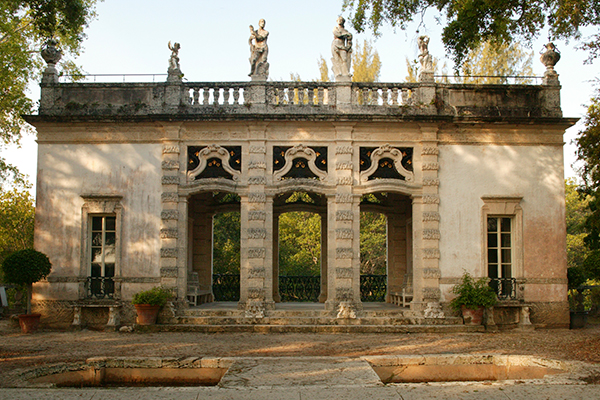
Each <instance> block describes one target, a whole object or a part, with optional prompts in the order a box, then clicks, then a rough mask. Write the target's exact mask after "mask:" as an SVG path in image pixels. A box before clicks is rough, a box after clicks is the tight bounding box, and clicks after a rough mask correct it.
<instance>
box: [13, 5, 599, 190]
mask: <svg viewBox="0 0 600 400" xmlns="http://www.w3.org/2000/svg"><path fill="white" fill-rule="evenodd" d="M342 3H343V1H342V0H327V1H324V0H303V1H289V0H262V1H259V2H249V1H247V0H219V1H214V0H172V1H169V2H165V1H160V0H144V1H141V0H104V2H101V3H98V5H97V8H96V11H97V18H96V19H95V20H94V21H92V22H91V24H90V26H89V27H88V28H87V29H86V34H87V39H86V40H85V42H84V44H83V47H84V51H83V53H82V54H81V56H80V57H78V58H77V59H75V61H76V62H77V64H78V65H80V66H81V67H82V69H83V70H84V71H85V72H86V73H88V74H166V72H167V68H168V60H169V56H170V54H171V51H170V50H169V48H168V43H169V41H171V42H173V43H174V42H179V43H180V44H181V50H180V51H179V58H180V65H181V70H182V72H183V73H184V78H185V79H187V80H188V81H190V82H199V81H201V82H222V81H249V79H250V78H249V77H248V73H249V72H250V66H249V61H248V57H249V55H250V54H249V48H248V37H249V25H253V26H254V27H255V28H257V27H258V21H259V20H260V19H261V18H264V19H265V20H266V27H265V29H266V30H268V31H269V32H270V34H269V39H268V45H269V64H270V73H269V77H270V78H271V79H273V80H290V74H291V73H295V74H299V75H300V77H301V78H302V79H303V80H307V81H311V80H313V79H316V78H317V77H318V76H319V70H318V65H317V61H318V59H319V58H320V57H321V56H323V57H324V58H325V59H326V60H327V61H328V65H329V66H331V62H330V58H331V50H330V46H331V40H332V33H331V32H332V30H333V28H334V27H335V25H336V19H337V17H338V16H339V15H343V16H344V17H346V19H348V18H347V17H348V12H344V13H342V12H341V9H342ZM434 16H435V15H434V14H433V13H432V14H428V15H427V16H426V18H425V20H424V23H423V24H421V25H420V26H419V24H417V23H414V24H411V25H409V26H408V27H407V29H406V30H400V29H396V30H394V29H392V28H390V27H384V28H383V29H382V30H381V32H382V34H381V36H380V37H378V38H374V37H373V36H372V35H371V34H369V33H363V34H356V32H354V31H353V30H352V28H351V26H350V24H349V23H347V24H346V28H347V29H349V30H350V31H351V32H352V33H353V34H355V36H354V38H355V40H354V43H361V44H362V42H363V40H365V39H367V40H374V41H373V44H374V46H375V48H376V49H377V51H378V53H379V56H380V58H381V62H382V67H381V75H380V81H382V82H403V81H404V80H405V77H406V75H407V71H406V61H405V59H406V57H408V58H409V59H410V60H414V59H416V58H417V55H418V48H417V37H418V36H419V35H423V34H426V35H429V36H430V37H431V40H430V44H429V51H430V53H431V54H432V55H433V56H434V57H436V58H438V59H439V60H440V64H443V63H444V61H447V62H448V65H449V67H450V68H449V70H451V68H452V63H451V61H450V57H448V56H447V55H446V52H445V50H444V47H443V45H442V44H441V26H440V25H439V24H438V23H437V22H436V20H435V18H434ZM546 42H547V38H546V35H542V36H541V38H540V39H539V40H537V41H536V42H535V43H533V45H532V46H531V50H533V51H534V52H535V55H534V62H533V71H534V75H538V76H541V75H543V73H544V70H545V67H544V66H543V65H542V64H541V62H539V52H540V50H542V48H543V44H544V43H546ZM555 44H556V45H557V47H558V49H559V51H560V52H561V55H562V58H561V60H560V61H559V63H558V64H557V65H556V67H555V69H556V71H557V72H558V74H559V75H560V77H559V79H560V82H561V84H562V91H561V101H562V109H563V116H565V117H575V118H581V117H583V116H584V115H585V107H584V105H585V104H586V103H588V102H589V98H590V97H591V95H592V93H593V90H594V89H593V85H592V83H591V81H592V80H593V78H594V77H595V76H600V60H596V61H595V63H594V64H591V65H584V63H583V61H584V60H585V59H586V58H587V54H586V53H585V52H583V51H581V50H576V49H575V48H574V47H575V43H573V42H572V43H569V44H566V43H564V42H560V41H557V42H555ZM165 78H166V77H164V76H158V77H156V79H157V80H163V79H165ZM114 79H115V80H113V81H117V82H118V81H119V80H121V81H122V78H114ZM126 79H127V80H128V81H136V80H142V79H148V78H142V77H137V78H136V77H127V78H126ZM30 91H31V93H30V94H31V97H32V98H33V99H34V100H35V101H38V100H39V88H38V84H37V83H32V85H31V90H30ZM580 129H581V123H580V124H578V125H577V126H575V127H574V128H571V129H569V130H568V131H567V133H566V135H565V176H566V177H569V176H575V172H574V171H573V169H572V164H573V163H574V162H575V150H576V147H575V146H574V145H573V144H572V141H573V139H574V138H575V137H576V136H577V132H578V131H579V130H580ZM1 154H2V156H3V157H5V158H6V159H7V160H8V161H9V162H10V163H13V164H15V165H17V167H19V169H20V170H21V172H23V173H25V174H27V175H28V176H29V180H30V181H31V182H32V183H35V171H36V162H35V160H36V158H37V146H36V144H35V136H34V135H27V136H26V137H24V139H23V141H22V145H21V147H20V148H19V147H17V146H11V147H9V148H7V149H4V150H3V151H2V152H1Z"/></svg>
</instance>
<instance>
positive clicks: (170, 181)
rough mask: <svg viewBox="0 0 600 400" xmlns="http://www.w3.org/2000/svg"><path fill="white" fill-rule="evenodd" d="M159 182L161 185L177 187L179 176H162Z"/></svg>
mask: <svg viewBox="0 0 600 400" xmlns="http://www.w3.org/2000/svg"><path fill="white" fill-rule="evenodd" d="M160 182H161V183H162V184H163V185H179V175H167V176H163V177H162V178H161V181H160Z"/></svg>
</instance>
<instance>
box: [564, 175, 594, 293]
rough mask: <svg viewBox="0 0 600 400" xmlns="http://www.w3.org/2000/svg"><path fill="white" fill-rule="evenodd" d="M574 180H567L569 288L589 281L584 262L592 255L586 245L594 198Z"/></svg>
mask: <svg viewBox="0 0 600 400" xmlns="http://www.w3.org/2000/svg"><path fill="white" fill-rule="evenodd" d="M577 189H578V185H577V183H576V182H575V180H574V179H572V178H570V179H567V180H565V200H566V202H565V204H566V218H567V265H568V267H569V269H568V271H567V276H568V280H569V287H570V288H576V287H578V286H579V285H581V284H583V283H584V282H585V281H586V280H587V276H586V275H587V274H586V273H585V271H584V270H583V262H584V261H585V259H586V257H587V255H588V254H589V253H590V250H589V248H588V247H587V246H586V244H585V237H586V236H587V235H588V233H587V229H586V220H587V218H588V217H589V215H590V209H589V204H590V201H591V200H592V197H591V196H589V195H587V194H585V193H581V192H579V191H578V190H577Z"/></svg>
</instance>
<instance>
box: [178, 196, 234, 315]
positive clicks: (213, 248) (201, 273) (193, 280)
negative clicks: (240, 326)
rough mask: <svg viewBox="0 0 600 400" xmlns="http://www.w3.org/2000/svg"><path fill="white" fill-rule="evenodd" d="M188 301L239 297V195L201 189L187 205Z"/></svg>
mask: <svg viewBox="0 0 600 400" xmlns="http://www.w3.org/2000/svg"><path fill="white" fill-rule="evenodd" d="M188 234H189V237H188V240H189V246H188V288H187V293H188V301H189V302H190V303H191V305H199V304H202V303H207V302H212V301H239V299H240V198H239V196H238V195H236V194H234V193H227V192H202V193H198V194H195V195H193V196H191V197H190V199H189V206H188Z"/></svg>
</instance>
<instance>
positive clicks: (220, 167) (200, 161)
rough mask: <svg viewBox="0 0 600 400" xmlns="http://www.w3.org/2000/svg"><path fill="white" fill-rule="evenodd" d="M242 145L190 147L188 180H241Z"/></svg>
mask: <svg viewBox="0 0 600 400" xmlns="http://www.w3.org/2000/svg"><path fill="white" fill-rule="evenodd" d="M241 149H242V148H241V146H229V147H224V146H219V145H216V144H211V145H210V146H206V147H200V146H190V147H188V163H189V164H188V173H187V177H188V181H193V180H196V179H202V178H225V179H231V180H234V181H237V180H239V178H240V171H241V162H242V154H241V153H242V151H241Z"/></svg>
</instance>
